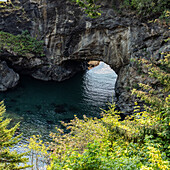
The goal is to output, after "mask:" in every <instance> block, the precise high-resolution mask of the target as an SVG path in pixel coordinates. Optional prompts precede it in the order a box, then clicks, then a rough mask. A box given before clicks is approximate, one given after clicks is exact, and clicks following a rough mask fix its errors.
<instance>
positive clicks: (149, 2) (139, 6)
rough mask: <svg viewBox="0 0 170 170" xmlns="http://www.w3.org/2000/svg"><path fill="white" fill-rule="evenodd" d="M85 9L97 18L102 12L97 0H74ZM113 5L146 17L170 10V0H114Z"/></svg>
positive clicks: (162, 15) (159, 14) (163, 14)
mask: <svg viewBox="0 0 170 170" xmlns="http://www.w3.org/2000/svg"><path fill="white" fill-rule="evenodd" d="M72 1H73V2H74V1H76V3H77V4H78V5H79V6H80V7H82V8H83V9H84V11H85V12H86V13H87V14H88V16H89V17H92V18H96V17H99V16H100V15H101V13H102V11H100V5H98V1H97V0H72ZM112 4H113V7H114V8H116V9H117V10H119V9H120V10H122V9H129V10H132V11H135V12H136V15H140V16H145V17H151V16H152V17H153V16H154V17H160V16H161V17H164V16H165V15H166V11H168V10H169V0H114V1H112Z"/></svg>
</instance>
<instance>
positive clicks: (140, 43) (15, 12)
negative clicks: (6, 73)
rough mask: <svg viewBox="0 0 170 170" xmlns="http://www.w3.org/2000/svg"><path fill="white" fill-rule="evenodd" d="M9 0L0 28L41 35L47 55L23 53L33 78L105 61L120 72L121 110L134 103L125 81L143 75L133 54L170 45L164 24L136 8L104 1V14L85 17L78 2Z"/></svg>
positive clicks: (156, 53)
mask: <svg viewBox="0 0 170 170" xmlns="http://www.w3.org/2000/svg"><path fill="white" fill-rule="evenodd" d="M109 2H110V1H109ZM13 3H14V5H16V6H17V8H15V9H8V10H6V11H5V9H4V10H3V11H2V10H1V9H0V10H1V11H0V12H1V17H0V29H1V30H3V31H8V32H10V33H13V34H18V33H21V32H22V31H23V30H25V29H27V30H28V31H29V32H30V34H31V35H32V36H34V37H37V39H38V40H44V47H45V55H46V56H45V57H40V56H33V57H30V58H29V59H27V61H28V62H27V63H28V65H29V66H28V68H31V69H29V70H31V71H30V72H29V71H28V72H29V74H31V75H32V76H33V77H35V78H37V79H42V80H56V81H62V80H65V79H67V78H69V77H71V76H72V75H74V74H75V73H76V72H77V71H80V70H83V69H85V68H86V65H85V62H86V61H90V60H100V61H104V62H105V63H107V64H109V65H110V66H111V67H112V68H113V70H114V71H116V73H117V74H118V80H117V83H116V94H117V98H118V105H119V107H120V109H121V110H123V111H125V113H129V112H130V111H131V108H132V107H131V106H132V101H133V97H131V96H130V95H129V94H130V92H129V90H128V89H129V87H130V88H131V87H132V86H133V85H134V83H138V82H140V81H143V79H142V77H140V76H138V75H137V68H136V66H135V65H133V62H131V60H133V59H134V58H139V57H155V60H158V59H159V58H160V57H161V55H160V50H162V49H164V50H166V51H168V50H169V49H168V43H167V42H165V41H164V39H166V38H167V37H168V36H169V35H168V34H169V32H168V29H167V28H166V27H164V28H163V27H162V26H160V25H158V24H154V23H148V22H146V23H144V22H141V21H139V20H138V19H137V18H136V17H135V15H134V14H127V15H120V14H118V13H117V12H116V11H114V10H113V8H112V7H111V5H110V4H109V3H107V2H106V1H105V3H104V2H103V3H102V11H103V13H102V16H101V17H99V18H97V19H91V18H88V17H87V16H86V14H84V13H83V12H82V11H81V9H80V8H79V7H78V6H76V5H75V4H72V3H70V1H66V0H20V1H19V0H16V1H13ZM108 4H109V5H108ZM11 24H12V25H14V26H13V27H11ZM14 28H15V29H14ZM2 56H3V55H1V58H2ZM18 58H19V57H18ZM20 58H22V56H20ZM3 59H4V58H3ZM4 60H6V61H7V62H9V63H10V64H11V66H12V67H15V68H17V67H18V65H21V67H22V65H24V64H21V62H20V60H21V59H20V60H19V59H18V60H17V59H16V60H17V62H12V61H10V60H8V57H6V59H4ZM31 61H38V62H31ZM32 63H34V64H32ZM35 63H36V64H35ZM21 69H22V68H21ZM145 81H146V80H145Z"/></svg>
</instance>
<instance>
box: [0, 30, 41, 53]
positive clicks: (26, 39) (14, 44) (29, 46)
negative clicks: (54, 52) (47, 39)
mask: <svg viewBox="0 0 170 170" xmlns="http://www.w3.org/2000/svg"><path fill="white" fill-rule="evenodd" d="M0 50H1V51H4V50H7V51H8V52H11V53H16V54H18V55H22V56H27V54H28V53H32V54H36V55H37V56H38V55H39V56H43V55H44V49H43V41H38V40H36V38H34V37H31V36H30V35H29V33H28V31H24V32H23V33H22V34H18V35H13V34H10V33H7V32H3V31H0ZM1 51H0V52H1Z"/></svg>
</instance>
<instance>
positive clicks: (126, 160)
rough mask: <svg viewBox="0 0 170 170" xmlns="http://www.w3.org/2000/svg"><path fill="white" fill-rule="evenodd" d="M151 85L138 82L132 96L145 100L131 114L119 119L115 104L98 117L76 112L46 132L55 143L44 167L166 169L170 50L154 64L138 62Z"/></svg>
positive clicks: (169, 148)
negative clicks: (154, 85) (59, 126)
mask: <svg viewBox="0 0 170 170" xmlns="http://www.w3.org/2000/svg"><path fill="white" fill-rule="evenodd" d="M141 63H143V64H144V65H145V66H146V67H147V69H148V74H149V75H150V77H152V78H153V79H154V80H155V81H157V86H156V87H151V86H149V85H145V84H140V87H141V90H140V91H139V90H135V89H134V90H133V91H132V92H133V94H135V95H137V96H138V97H140V98H141V99H142V100H143V101H144V102H145V103H146V105H145V111H140V106H138V104H137V103H136V106H135V108H134V113H133V116H129V117H126V119H125V120H124V121H119V119H120V116H119V114H120V113H119V112H118V111H116V110H115V105H114V104H112V105H110V108H109V110H108V111H105V110H104V111H103V117H102V118H101V119H97V118H87V117H84V119H83V120H80V119H78V118H77V117H76V116H75V118H74V120H72V121H71V122H70V123H64V122H63V125H64V126H65V127H66V129H67V130H69V133H64V131H63V130H62V129H60V128H58V129H57V130H58V133H57V134H54V133H53V134H51V136H52V138H53V140H54V142H53V143H52V146H51V147H52V148H53V149H54V151H53V154H52V163H51V165H50V167H49V169H53V170H55V169H56V170H58V169H74V170H86V169H87V170H88V169H102V170H103V169H114V170H116V169H131V170H134V169H145V170H146V169H148V170H152V169H153V170H155V169H161V170H167V169H169V168H170V165H169V161H170V160H169V157H170V145H169V144H170V142H169V141H170V120H169V118H170V94H169V89H170V54H169V53H165V55H164V59H162V60H160V61H159V62H158V63H157V64H155V63H153V62H151V63H150V62H149V61H147V60H143V61H141Z"/></svg>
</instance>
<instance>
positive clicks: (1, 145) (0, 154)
mask: <svg viewBox="0 0 170 170" xmlns="http://www.w3.org/2000/svg"><path fill="white" fill-rule="evenodd" d="M5 111H6V109H5V106H4V102H3V101H1V102H0V169H5V170H16V169H25V168H27V167H30V166H29V165H27V164H26V162H27V161H28V159H27V158H25V157H24V156H25V155H27V153H21V154H18V153H17V152H16V151H11V150H10V148H12V147H14V146H15V145H16V144H17V143H18V142H19V141H20V137H21V135H22V134H20V135H18V136H15V137H14V135H15V131H16V129H17V128H18V126H19V123H18V124H16V125H15V126H14V127H12V128H8V127H7V126H8V125H9V123H10V121H11V120H10V119H4V117H3V114H4V113H5ZM21 163H22V165H21ZM19 164H20V165H19Z"/></svg>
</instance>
